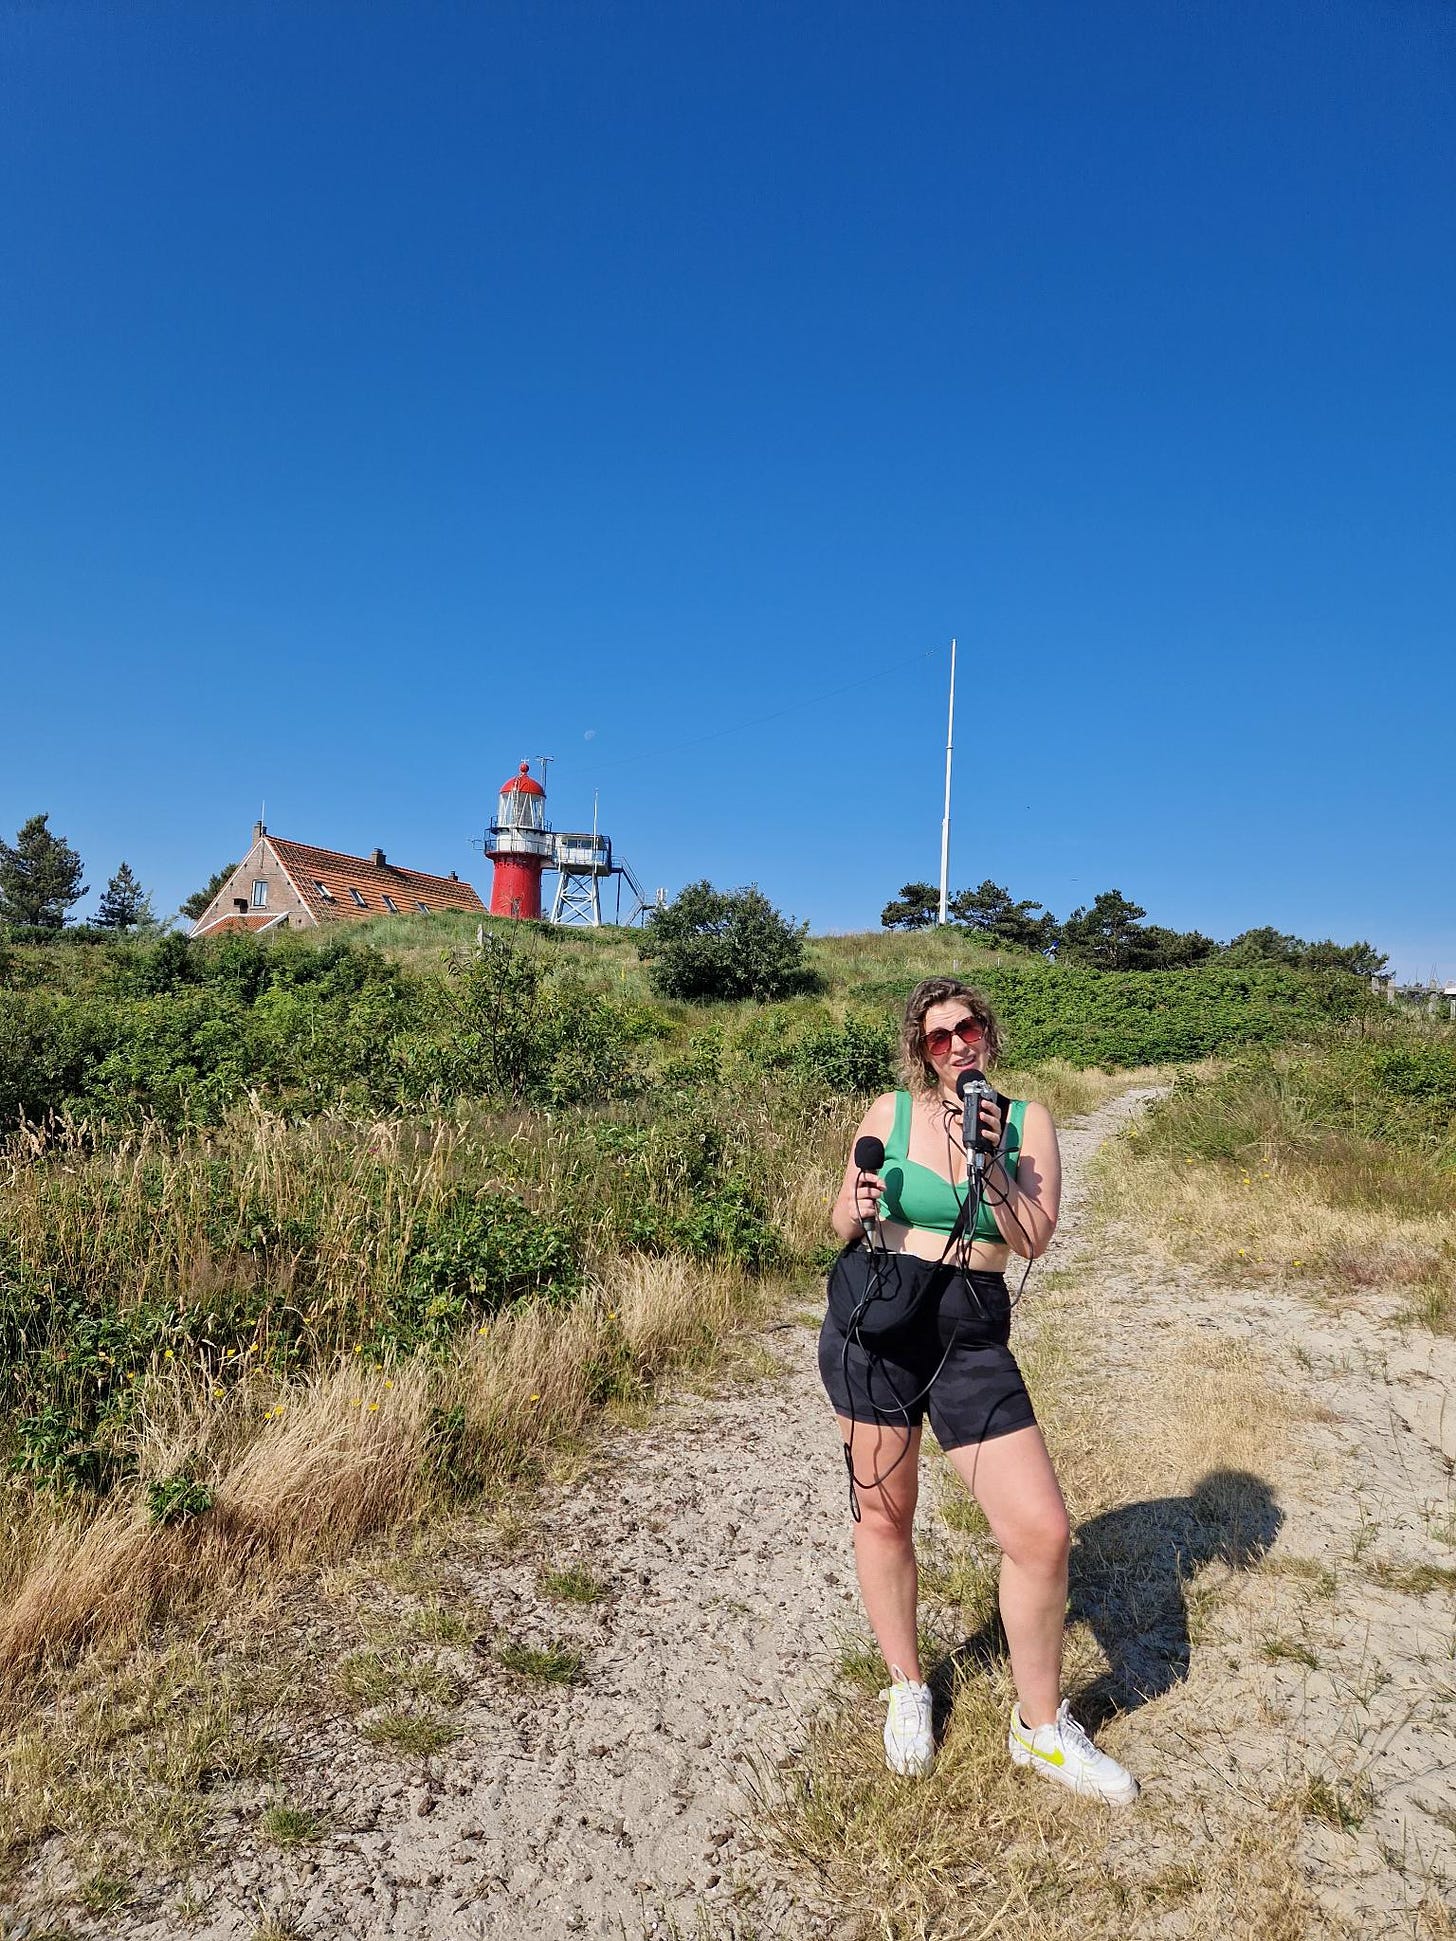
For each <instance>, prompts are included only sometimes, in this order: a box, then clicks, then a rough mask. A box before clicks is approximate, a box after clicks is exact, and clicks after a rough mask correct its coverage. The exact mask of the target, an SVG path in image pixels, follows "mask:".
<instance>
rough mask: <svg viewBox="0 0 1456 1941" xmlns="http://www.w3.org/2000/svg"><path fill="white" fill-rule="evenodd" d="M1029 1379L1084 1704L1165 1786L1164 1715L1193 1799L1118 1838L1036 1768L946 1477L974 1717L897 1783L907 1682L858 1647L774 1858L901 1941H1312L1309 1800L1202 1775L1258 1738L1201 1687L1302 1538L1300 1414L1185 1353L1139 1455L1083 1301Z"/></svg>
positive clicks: (1123, 1752)
mask: <svg viewBox="0 0 1456 1941" xmlns="http://www.w3.org/2000/svg"><path fill="white" fill-rule="evenodd" d="M1022 1359H1023V1361H1024V1364H1025V1366H1026V1368H1027V1372H1028V1377H1029V1380H1030V1381H1031V1385H1032V1387H1033V1390H1034V1392H1035V1393H1036V1394H1037V1395H1038V1398H1039V1403H1038V1406H1039V1411H1040V1414H1041V1417H1042V1421H1043V1426H1044V1428H1045V1430H1046V1433H1047V1436H1048V1440H1049V1442H1050V1444H1051V1446H1052V1451H1053V1455H1054V1458H1055V1460H1056V1462H1057V1465H1058V1473H1059V1474H1060V1476H1061V1477H1062V1479H1063V1484H1064V1487H1065V1489H1066V1493H1067V1496H1068V1500H1069V1504H1070V1506H1071V1508H1072V1512H1073V1520H1074V1524H1075V1526H1076V1529H1077V1539H1076V1547H1075V1550H1074V1560H1073V1592H1072V1614H1073V1622H1072V1625H1071V1627H1070V1630H1069V1637H1068V1654H1067V1689H1068V1691H1069V1692H1070V1693H1071V1694H1072V1696H1073V1698H1074V1702H1076V1703H1077V1704H1078V1705H1079V1707H1080V1708H1081V1710H1082V1711H1083V1714H1084V1715H1085V1716H1090V1717H1091V1718H1093V1719H1094V1720H1101V1719H1110V1723H1108V1724H1107V1725H1105V1727H1104V1730H1103V1733H1102V1735H1101V1736H1102V1737H1103V1739H1104V1742H1105V1743H1106V1744H1107V1745H1108V1746H1109V1749H1110V1750H1112V1751H1113V1752H1114V1753H1116V1754H1118V1755H1119V1756H1122V1757H1125V1758H1127V1759H1128V1760H1129V1761H1130V1763H1132V1764H1134V1765H1135V1766H1138V1767H1140V1768H1142V1769H1143V1770H1146V1766H1147V1735H1146V1732H1145V1731H1144V1729H1143V1716H1144V1715H1142V1714H1141V1713H1140V1712H1139V1710H1138V1706H1139V1701H1140V1698H1141V1696H1142V1695H1143V1694H1148V1695H1152V1696H1161V1699H1162V1707H1161V1710H1160V1714H1159V1737H1160V1738H1161V1739H1163V1740H1164V1741H1166V1740H1167V1739H1168V1737H1169V1736H1170V1734H1171V1735H1172V1736H1174V1737H1175V1738H1176V1739H1181V1740H1184V1741H1186V1743H1187V1746H1188V1747H1189V1752H1188V1754H1187V1757H1186V1759H1185V1760H1184V1762H1183V1763H1184V1767H1185V1771H1184V1772H1183V1774H1181V1775H1180V1780H1179V1784H1178V1785H1174V1786H1169V1785H1162V1786H1159V1785H1157V1784H1156V1783H1154V1784H1153V1785H1152V1786H1150V1787H1149V1790H1148V1793H1147V1794H1146V1795H1145V1797H1144V1800H1143V1802H1142V1803H1141V1805H1140V1806H1139V1808H1138V1809H1137V1812H1136V1815H1135V1816H1118V1815H1114V1814H1110V1813H1109V1812H1108V1811H1107V1810H1106V1809H1104V1808H1101V1807H1100V1806H1097V1805H1096V1804H1095V1803H1091V1802H1084V1801H1079V1800H1076V1799H1073V1798H1071V1797H1069V1796H1067V1795H1065V1794H1062V1793H1060V1792H1058V1791H1057V1790H1056V1789H1053V1788H1051V1787H1049V1786H1039V1785H1038V1784H1037V1783H1036V1781H1035V1780H1034V1779H1029V1778H1028V1776H1027V1775H1025V1774H1023V1773H1020V1772H1018V1771H1017V1770H1016V1769H1014V1768H1012V1767H1011V1765H1010V1763H1009V1762H1008V1760H1007V1758H1006V1753H1005V1733H1006V1716H1007V1712H1008V1709H1009V1706H1010V1703H1011V1699H1012V1696H1013V1691H1012V1686H1011V1681H1010V1676H1009V1669H1008V1667H1007V1665H1006V1663H1005V1658H1004V1646H1003V1643H1002V1640H1001V1635H1000V1631H999V1625H998V1622H997V1619H996V1615H995V1578H996V1564H997V1556H996V1551H995V1546H994V1544H993V1542H992V1540H991V1538H990V1535H989V1532H987V1530H986V1528H985V1524H984V1520H983V1519H982V1518H981V1516H980V1514H979V1512H978V1511H977V1510H976V1509H975V1508H974V1506H973V1505H971V1504H969V1502H968V1500H967V1498H966V1497H965V1495H964V1493H963V1491H962V1490H961V1487H960V1485H959V1483H958V1482H957V1481H956V1479H955V1478H954V1476H953V1474H952V1472H951V1471H950V1469H949V1466H948V1465H940V1466H939V1467H938V1468H937V1469H936V1470H935V1471H934V1478H935V1482H934V1496H935V1498H936V1499H937V1508H938V1514H937V1515H936V1517H935V1528H934V1531H933V1533H931V1534H930V1535H929V1536H928V1539H924V1540H923V1542H922V1554H923V1564H924V1569H923V1577H922V1582H923V1590H924V1596H925V1628H926V1643H927V1647H928V1651H927V1660H928V1664H929V1666H930V1667H931V1669H930V1670H929V1671H928V1675H929V1677H930V1680H931V1684H932V1687H933V1688H934V1689H935V1690H937V1692H938V1694H939V1695H940V1697H941V1700H942V1702H943V1703H948V1704H949V1708H950V1710H949V1723H948V1728H947V1732H946V1737H945V1740H944V1744H943V1749H942V1753H941V1757H940V1760H939V1762H938V1764H937V1767H936V1771H935V1775H934V1777H933V1779H932V1780H931V1781H930V1782H928V1783H926V1784H923V1785H907V1784H906V1783H905V1782H904V1781H902V1780H897V1779H896V1778H895V1777H894V1776H892V1775H890V1774H888V1773H887V1772H886V1771H885V1768H884V1764H883V1759H882V1756H881V1748H880V1743H879V1726H880V1723H881V1718H880V1711H879V1708H878V1707H876V1706H875V1704H874V1702H873V1693H874V1688H875V1686H876V1685H877V1684H878V1683H880V1682H881V1681H882V1679H883V1667H882V1666H881V1665H880V1664H879V1662H878V1659H877V1657H876V1655H875V1654H874V1653H873V1651H872V1650H867V1649H863V1648H860V1647H858V1646H855V1647H851V1648H850V1649H849V1650H848V1651H847V1653H846V1655H845V1658H844V1660H843V1663H842V1675H843V1676H842V1684H841V1688H840V1695H839V1698H838V1700H837V1701H836V1702H835V1703H834V1704H833V1705H831V1707H830V1709H829V1711H828V1712H827V1713H826V1714H825V1715H823V1716H822V1717H821V1718H820V1719H819V1720H818V1721H817V1722H816V1723H815V1724H814V1725H813V1727H812V1728H811V1731H810V1737H809V1743H808V1746H807V1748H806V1752H805V1755H804V1758H803V1760H802V1761H801V1762H799V1763H798V1764H797V1765H796V1766H795V1767H794V1768H793V1769H792V1770H791V1771H789V1772H788V1773H787V1774H785V1775H773V1776H767V1775H766V1776H764V1778H763V1781H762V1783H761V1787H760V1792H761V1799H762V1804H763V1807H764V1810H765V1812H766V1814H767V1819H768V1824H769V1827H770V1831H771V1838H772V1839H773V1842H774V1844H775V1846H776V1847H777V1849H778V1851H779V1853H780V1854H781V1855H782V1856H783V1857H784V1858H785V1859H786V1860H787V1861H788V1862H789V1863H790V1864H791V1865H792V1866H793V1867H794V1868H795V1869H796V1870H804V1869H807V1870H809V1872H810V1873H811V1874H812V1876H813V1877H815V1878H816V1879H817V1880H818V1881H819V1883H820V1886H821V1891H822V1894H823V1898H824V1900H825V1902H826V1903H827V1904H829V1905H832V1906H833V1907H834V1909H835V1910H836V1913H837V1914H838V1915H840V1916H849V1917H853V1916H858V1917H860V1918H861V1920H862V1923H863V1927H862V1931H863V1932H864V1933H865V1934H870V1933H873V1934H875V1935H877V1936H880V1935H882V1936H884V1937H885V1938H886V1941H930V1937H932V1936H933V1937H934V1938H935V1941H961V1938H962V1937H964V1941H973V1937H985V1938H986V1941H989V1937H991V1936H993V1935H995V1936H999V1935H1002V1934H1008V1935H1009V1934H1015V1935H1017V1936H1018V1937H1021V1936H1025V1937H1028V1941H1064V1938H1065V1941H1070V1937H1072V1936H1079V1937H1083V1936H1107V1937H1122V1936H1125V1935H1127V1934H1130V1933H1131V1934H1139V1933H1152V1932H1155V1931H1156V1932H1162V1931H1163V1928H1164V1923H1171V1925H1170V1926H1169V1927H1168V1931H1169V1932H1174V1933H1177V1934H1178V1935H1180V1936H1188V1937H1206V1941H1215V1938H1217V1941H1223V1937H1228V1936H1247V1937H1248V1941H1256V1938H1257V1941H1269V1938H1270V1937H1274V1941H1296V1937H1303V1936H1304V1935H1305V1934H1306V1933H1307V1932H1308V1929H1307V1926H1306V1922H1307V1918H1308V1909H1307V1907H1306V1906H1305V1904H1304V1899H1303V1890H1302V1886H1301V1877H1300V1873H1299V1869H1298V1868H1297V1866H1296V1865H1295V1850H1296V1842H1297V1839H1298V1835H1299V1827H1300V1823H1301V1822H1300V1816H1299V1814H1298V1812H1296V1811H1295V1810H1294V1808H1293V1806H1292V1804H1291V1801H1290V1799H1289V1797H1288V1796H1287V1789H1284V1788H1274V1789H1272V1790H1271V1791H1270V1792H1269V1793H1268V1794H1267V1795H1266V1796H1263V1797H1260V1796H1257V1795H1253V1796H1251V1797H1249V1798H1245V1797H1243V1796H1242V1795H1241V1794H1240V1793H1235V1792H1233V1791H1231V1789H1230V1787H1229V1785H1228V1783H1227V1780H1226V1779H1225V1778H1223V1777H1217V1778H1215V1779H1212V1780H1210V1779H1209V1778H1208V1777H1207V1776H1205V1778H1204V1780H1203V1782H1202V1783H1200V1781H1199V1778H1198V1776H1197V1775H1198V1772H1199V1770H1200V1761H1206V1762H1207V1765H1208V1768H1209V1770H1210V1771H1212V1772H1215V1773H1217V1772H1219V1770H1220V1769H1222V1771H1223V1772H1226V1771H1227V1768H1228V1760H1227V1757H1226V1748H1225V1746H1224V1745H1223V1744H1222V1743H1221V1737H1222V1735H1223V1734H1225V1733H1226V1732H1228V1731H1230V1730H1231V1729H1233V1727H1234V1725H1235V1724H1236V1719H1235V1718H1234V1717H1233V1716H1232V1715H1231V1714H1230V1710H1229V1708H1228V1706H1227V1705H1226V1704H1224V1703H1222V1702H1221V1700H1220V1697H1219V1692H1218V1688H1217V1681H1216V1676H1215V1675H1213V1674H1211V1673H1208V1672H1206V1671H1204V1670H1202V1668H1201V1667H1199V1666H1194V1667H1193V1668H1192V1669H1191V1670H1190V1664H1189V1647H1188V1640H1189V1636H1190V1633H1193V1632H1195V1631H1197V1630H1198V1628H1199V1627H1200V1626H1203V1627H1205V1628H1206V1627H1207V1626H1209V1625H1210V1624H1211V1623H1213V1622H1215V1615H1214V1614H1215V1610H1216V1606H1217V1602H1218V1600H1219V1598H1220V1596H1221V1594H1223V1593H1224V1591H1225V1590H1226V1589H1227V1587H1229V1586H1230V1585H1231V1584H1232V1583H1233V1582H1234V1581H1235V1580H1236V1579H1238V1578H1240V1577H1241V1576H1242V1575H1243V1573H1244V1572H1245V1571H1246V1570H1248V1569H1249V1568H1250V1567H1251V1566H1253V1565H1255V1564H1257V1563H1258V1562H1259V1560H1260V1559H1261V1558H1262V1556H1263V1554H1264V1551H1265V1550H1266V1549H1267V1547H1268V1544H1269V1543H1270V1542H1271V1541H1272V1540H1273V1536H1274V1533H1275V1532H1276V1531H1277V1528H1278V1521H1279V1512H1278V1508H1277V1504H1276V1503H1275V1500H1274V1496H1273V1492H1272V1490H1271V1489H1270V1488H1269V1486H1268V1484H1267V1483H1266V1482H1265V1481H1264V1478H1265V1477H1267V1476H1269V1475H1271V1474H1274V1473H1276V1472H1277V1468H1278V1465H1279V1463H1280V1460H1281V1457H1282V1455H1283V1452H1284V1450H1285V1447H1286V1442H1287V1438H1288V1435H1289V1431H1290V1421H1291V1408H1290V1404H1289V1402H1288V1400H1287V1398H1286V1396H1285V1394H1284V1392H1283V1391H1282V1390H1280V1389H1279V1388H1277V1387H1276V1386H1274V1385H1272V1384H1271V1382H1270V1379H1269V1375H1268V1372H1267V1370H1266V1368H1265V1367H1264V1366H1263V1365H1262V1364H1261V1362H1260V1361H1259V1359H1258V1358H1257V1356H1256V1355H1254V1354H1253V1353H1252V1352H1251V1351H1249V1350H1247V1349H1243V1348H1233V1347H1221V1348H1215V1349H1209V1348H1208V1347H1206V1346H1205V1345H1204V1344H1203V1343H1202V1342H1200V1341H1198V1340H1195V1339H1193V1338H1191V1337H1190V1338H1188V1339H1185V1340H1181V1341H1178V1342H1176V1343H1170V1344H1169V1345H1168V1346H1167V1347H1166V1348H1165V1351H1164V1353H1163V1354H1162V1355H1161V1356H1160V1358H1159V1362H1158V1364H1157V1372H1156V1376H1155V1379H1154V1380H1153V1381H1152V1382H1151V1383H1150V1385H1149V1387H1148V1389H1147V1391H1146V1392H1143V1393H1140V1394H1139V1396H1138V1398H1137V1403H1136V1407H1135V1410H1131V1411H1125V1412H1124V1414H1123V1419H1124V1420H1128V1419H1135V1420H1136V1423H1137V1425H1138V1426H1137V1432H1136V1434H1134V1435H1118V1434H1109V1433H1108V1427H1109V1425H1108V1423H1107V1422H1106V1420H1105V1419H1104V1416H1103V1411H1104V1409H1105V1393H1104V1395H1103V1396H1102V1397H1100V1398H1099V1394H1098V1390H1099V1387H1100V1386H1101V1385H1102V1384H1103V1383H1104V1382H1105V1375H1103V1374H1102V1372H1101V1371H1100V1370H1099V1369H1098V1368H1097V1367H1096V1356H1095V1354H1094V1352H1093V1350H1092V1345H1091V1344H1090V1343H1089V1341H1088V1339H1087V1335H1086V1329H1085V1323H1084V1321H1083V1319H1082V1317H1081V1316H1080V1314H1079V1311H1078V1308H1077V1304H1076V1300H1075V1296H1074V1295H1073V1294H1071V1293H1070V1292H1069V1291H1068V1290H1067V1289H1066V1287H1065V1286H1054V1287H1052V1288H1051V1289H1050V1291H1047V1290H1044V1293H1043V1298H1042V1301H1041V1304H1040V1306H1039V1309H1038V1316H1037V1321H1036V1324H1035V1326H1034V1327H1033V1328H1032V1330H1031V1331H1030V1335H1029V1338H1028V1340H1027V1341H1026V1342H1025V1344H1024V1349H1023V1354H1022ZM1200 1607H1201V1608H1200ZM1124 1713H1125V1714H1126V1716H1122V1714H1124ZM1189 1766H1191V1767H1192V1769H1193V1777H1192V1782H1191V1784H1190V1783H1189V1780H1188V1775H1187V1768H1188V1767H1189ZM1323 1931H1324V1932H1328V1933H1332V1934H1333V1933H1337V1932H1338V1931H1339V1930H1338V1929H1337V1928H1333V1927H1331V1928H1326V1929H1324V1930H1323Z"/></svg>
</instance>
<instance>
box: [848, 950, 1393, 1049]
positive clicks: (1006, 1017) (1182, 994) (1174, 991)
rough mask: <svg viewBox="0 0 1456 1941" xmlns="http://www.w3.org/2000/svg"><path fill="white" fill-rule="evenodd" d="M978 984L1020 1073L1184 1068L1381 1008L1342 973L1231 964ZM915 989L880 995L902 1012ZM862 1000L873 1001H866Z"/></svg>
mask: <svg viewBox="0 0 1456 1941" xmlns="http://www.w3.org/2000/svg"><path fill="white" fill-rule="evenodd" d="M975 982H976V983H978V984H979V985H980V986H981V988H982V989H983V990H984V991H985V993H986V995H987V997H989V998H990V1000H991V1002H992V1004H993V1005H994V1006H995V1009H996V1012H997V1015H998V1016H999V1018H1000V1020H1001V1023H1002V1025H1003V1027H1004V1029H1005V1032H1006V1036H1007V1040H1008V1043H1007V1054H1006V1055H1007V1057H1008V1058H1011V1059H1014V1060H1015V1061H1016V1063H1017V1064H1018V1065H1038V1064H1042V1063H1044V1062H1045V1061H1046V1060H1047V1059H1051V1058H1064V1059H1066V1060H1067V1062H1068V1063H1069V1064H1072V1065H1079V1066H1086V1065H1104V1066H1117V1065H1121V1066H1129V1065H1158V1064H1181V1063H1186V1062H1188V1061H1189V1060H1192V1059H1196V1058H1206V1057H1208V1056H1210V1055H1211V1054H1213V1053H1214V1052H1219V1051H1224V1050H1227V1049H1230V1048H1232V1047H1234V1046H1238V1045H1249V1044H1269V1045H1273V1044H1287V1043H1290V1042H1298V1041H1301V1040H1303V1041H1310V1040H1315V1039H1319V1038H1323V1037H1325V1036H1326V1035H1327V1034H1328V1033H1329V1031H1330V1029H1331V1028H1332V1027H1333V1026H1335V1025H1337V1024H1339V1023H1341V1022H1342V1021H1344V1020H1346V1019H1349V1018H1354V1017H1359V1016H1362V1015H1368V1014H1370V1013H1371V1012H1372V1011H1373V1010H1375V1009H1376V1008H1378V1007H1377V1006H1376V1003H1375V1000H1374V999H1373V998H1372V997H1371V995H1370V992H1369V989H1368V987H1367V986H1365V985H1362V984H1361V983H1360V982H1359V980H1358V979H1356V978H1353V977H1349V976H1347V975H1344V974H1343V973H1341V972H1338V971H1327V972H1312V971H1303V970H1291V969H1287V968H1285V967H1283V966H1280V965H1246V966H1238V965H1232V964H1228V963H1226V962H1225V961H1223V960H1221V959H1218V958H1215V959H1213V960H1212V961H1210V962H1208V963H1206V964H1199V965H1195V966H1193V967H1191V968H1190V969H1187V970H1174V971H1097V970H1091V969H1087V968H1083V967H1082V966H1079V965H1070V964H1035V963H1028V964H1016V965H1011V964H997V965H988V966H986V967H985V968H984V969H981V970H978V971H977V972H976V974H975ZM909 991H910V982H909V981H908V980H907V981H905V982H904V983H894V984H891V983H887V984H881V985H877V986H875V987H873V994H874V995H875V996H877V997H879V998H881V999H882V1001H884V1002H885V1003H886V1004H887V1006H888V1005H894V1006H895V1007H896V1008H897V1009H898V1007H899V1006H900V1005H902V1004H903V1002H904V1000H905V998H906V997H907V996H908V995H909ZM861 995H862V996H864V995H867V993H866V992H864V991H862V992H861Z"/></svg>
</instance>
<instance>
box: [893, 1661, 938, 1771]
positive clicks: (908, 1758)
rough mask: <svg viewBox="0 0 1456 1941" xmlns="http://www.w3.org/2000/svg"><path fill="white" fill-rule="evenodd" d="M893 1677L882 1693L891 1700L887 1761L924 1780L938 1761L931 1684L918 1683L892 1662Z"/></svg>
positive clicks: (894, 1768)
mask: <svg viewBox="0 0 1456 1941" xmlns="http://www.w3.org/2000/svg"><path fill="white" fill-rule="evenodd" d="M890 1676H891V1678H893V1679H894V1681H895V1682H894V1684H893V1685H891V1686H890V1688H889V1690H888V1691H883V1692H881V1693H880V1697H881V1698H886V1699H888V1700H889V1701H890V1710H889V1713H888V1715H887V1716H886V1719H885V1764H886V1765H887V1766H888V1767H889V1768H890V1771H891V1772H892V1773H904V1774H905V1776H906V1777H907V1778H909V1779H923V1778H924V1777H925V1775H926V1774H927V1773H928V1772H929V1771H930V1768H931V1767H932V1766H933V1765H934V1764H935V1732H934V1729H933V1727H932V1725H931V1708H930V1687H929V1686H928V1685H917V1684H916V1683H915V1681H914V1680H913V1679H910V1678H907V1677H906V1676H905V1674H904V1672H903V1671H901V1669H900V1667H899V1666H898V1665H891V1667H890Z"/></svg>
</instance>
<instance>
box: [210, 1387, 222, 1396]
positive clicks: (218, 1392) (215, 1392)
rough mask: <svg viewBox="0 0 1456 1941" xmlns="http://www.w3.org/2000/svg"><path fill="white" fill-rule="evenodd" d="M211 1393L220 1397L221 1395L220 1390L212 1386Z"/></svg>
mask: <svg viewBox="0 0 1456 1941" xmlns="http://www.w3.org/2000/svg"><path fill="white" fill-rule="evenodd" d="M212 1392H213V1394H214V1395H221V1394H222V1390H221V1389H220V1388H218V1387H216V1386H214V1388H213V1391H212Z"/></svg>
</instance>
